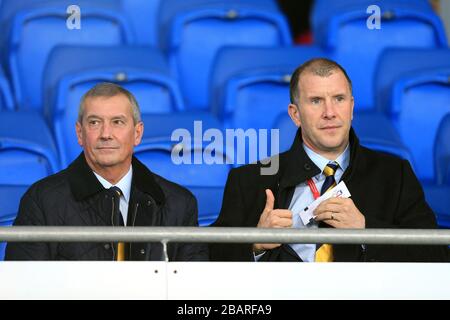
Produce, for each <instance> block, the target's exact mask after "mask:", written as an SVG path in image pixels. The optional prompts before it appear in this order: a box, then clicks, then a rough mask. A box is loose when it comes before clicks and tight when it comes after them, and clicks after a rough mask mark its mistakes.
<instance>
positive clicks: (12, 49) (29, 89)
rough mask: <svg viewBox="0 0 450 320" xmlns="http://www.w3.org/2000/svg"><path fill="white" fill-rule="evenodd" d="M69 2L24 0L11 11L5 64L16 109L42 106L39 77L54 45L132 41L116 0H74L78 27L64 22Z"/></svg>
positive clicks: (113, 43) (132, 37)
mask: <svg viewBox="0 0 450 320" xmlns="http://www.w3.org/2000/svg"><path fill="white" fill-rule="evenodd" d="M20 2H21V1H19V3H20ZM72 4H73V2H72V1H68V0H62V1H59V0H58V1H56V0H52V1H45V2H41V1H38V2H33V3H30V2H29V1H28V4H27V5H25V6H23V7H19V8H20V10H17V11H13V13H12V14H11V16H10V17H11V18H10V21H9V23H8V25H9V26H10V28H9V30H6V33H7V35H8V37H9V42H8V66H9V73H10V74H11V77H12V82H13V89H14V93H15V97H16V99H17V103H18V106H19V108H22V109H33V110H40V109H41V108H42V86H41V79H42V76H43V70H44V65H45V63H46V60H47V56H48V54H49V53H50V51H51V50H52V49H53V48H54V47H55V46H57V45H60V44H73V45H119V44H129V43H133V41H134V36H133V33H132V29H131V28H130V26H129V23H128V21H127V19H126V18H125V17H124V16H123V15H122V13H121V11H122V10H121V6H120V3H118V2H117V1H87V0H80V1H77V5H78V6H79V7H80V9H82V15H81V25H80V27H81V28H80V29H69V28H68V27H67V25H66V22H70V19H69V21H67V20H68V14H67V13H66V11H67V8H68V6H69V5H72ZM69 25H70V23H69ZM72 62H73V61H67V62H66V63H72Z"/></svg>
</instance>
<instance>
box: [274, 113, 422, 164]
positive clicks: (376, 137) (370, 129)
mask: <svg viewBox="0 0 450 320" xmlns="http://www.w3.org/2000/svg"><path fill="white" fill-rule="evenodd" d="M352 127H353V129H354V130H355V132H356V135H357V136H358V138H359V142H360V144H361V145H363V146H365V147H367V148H370V149H373V150H376V151H379V152H383V153H388V154H391V155H395V156H397V157H399V158H402V159H405V160H408V161H409V162H410V164H411V166H412V167H413V168H415V165H414V161H413V158H412V155H411V152H410V151H409V150H408V148H406V147H405V146H404V145H403V144H402V142H401V140H400V137H399V136H398V134H397V132H396V131H395V130H393V128H392V126H391V124H390V123H389V121H388V120H387V119H386V118H385V117H383V116H382V115H379V114H375V113H358V114H356V115H355V116H354V117H353V121H352ZM274 128H277V129H279V130H280V151H281V152H283V151H286V150H289V149H290V147H291V145H292V143H293V141H294V137H295V133H296V132H297V127H296V126H295V125H294V123H293V122H292V120H291V118H290V117H289V115H288V114H287V113H285V114H282V115H280V116H279V117H278V119H277V120H276V122H275V124H274Z"/></svg>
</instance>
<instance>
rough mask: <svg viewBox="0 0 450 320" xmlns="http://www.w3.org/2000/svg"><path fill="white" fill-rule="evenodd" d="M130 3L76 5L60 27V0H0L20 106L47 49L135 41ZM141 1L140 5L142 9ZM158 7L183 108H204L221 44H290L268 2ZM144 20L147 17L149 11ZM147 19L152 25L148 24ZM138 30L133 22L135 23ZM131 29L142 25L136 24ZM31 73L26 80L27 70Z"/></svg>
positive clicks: (37, 86)
mask: <svg viewBox="0 0 450 320" xmlns="http://www.w3.org/2000/svg"><path fill="white" fill-rule="evenodd" d="M128 2H129V1H119V0H110V1H105V0H96V1H86V0H81V1H79V2H77V5H78V7H79V8H80V9H81V10H82V11H81V16H80V17H81V25H80V26H81V28H80V29H74V30H71V29H69V28H67V27H66V20H67V19H68V18H67V14H66V9H67V8H68V6H69V5H71V4H72V3H71V2H70V1H66V0H62V1H61V0H37V1H33V2H32V3H30V2H29V1H23V0H18V1H14V2H12V1H11V2H9V1H8V2H4V3H3V6H4V7H6V8H2V10H4V12H5V13H4V14H3V16H4V18H3V19H2V21H3V30H5V32H4V38H5V39H4V41H3V43H4V45H5V49H6V50H5V52H6V57H5V63H6V66H7V70H8V72H9V74H10V76H11V79H12V82H13V89H14V94H15V97H16V100H17V103H18V106H19V108H23V109H38V110H39V109H41V108H42V101H43V100H42V85H41V79H42V75H44V67H45V64H46V61H47V58H48V55H49V54H50V52H51V50H52V49H53V48H54V47H56V46H58V45H63V44H73V45H105V46H108V45H131V44H140V42H138V41H136V39H135V33H134V32H133V27H132V25H133V23H132V22H131V21H141V20H142V17H141V18H139V19H137V20H135V19H134V18H135V16H136V15H139V16H142V15H143V12H139V14H137V13H135V14H133V15H132V16H131V17H129V19H127V17H128V15H127V14H124V13H123V12H122V8H126V9H129V10H130V11H131V12H134V10H138V9H139V7H136V6H135V5H133V6H130V4H129V3H128ZM147 7H148V6H144V7H143V8H147ZM155 8H157V17H158V19H155V20H156V21H157V22H156V24H157V32H158V34H159V38H160V39H159V44H158V46H159V48H160V49H162V50H163V51H164V52H165V55H166V57H167V58H168V60H169V61H170V66H171V69H172V70H173V72H174V74H175V75H176V77H177V79H178V81H179V83H180V88H181V90H182V92H183V94H184V97H185V100H186V102H187V105H188V106H189V107H191V108H195V109H203V110H204V109H207V108H208V96H207V90H206V89H207V86H208V75H209V73H210V70H211V63H212V61H213V59H214V56H215V53H216V51H217V50H218V49H219V48H221V47H223V46H225V45H247V46H249V45H255V46H256V45H258V46H266V47H267V46H280V45H289V44H291V35H290V32H289V28H288V24H287V22H286V18H285V17H284V16H283V15H282V13H281V12H280V11H279V10H278V7H277V5H276V1H275V0H264V1H262V0H259V1H255V0H229V1H226V2H223V1H217V0H188V1H179V0H168V1H160V4H159V5H158V6H156V4H154V9H155ZM150 17H151V16H150ZM150 24H151V23H150ZM137 27H139V26H137ZM137 30H141V29H140V28H138V29H137ZM30 73H31V74H33V75H34V76H33V77H30V76H29V74H30Z"/></svg>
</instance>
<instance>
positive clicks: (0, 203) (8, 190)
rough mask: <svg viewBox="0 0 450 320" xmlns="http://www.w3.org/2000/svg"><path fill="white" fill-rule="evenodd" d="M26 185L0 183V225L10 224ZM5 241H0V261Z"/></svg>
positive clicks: (2, 257) (3, 253)
mask: <svg viewBox="0 0 450 320" xmlns="http://www.w3.org/2000/svg"><path fill="white" fill-rule="evenodd" d="M27 188H28V186H12V185H2V184H0V227H7V226H11V225H12V224H13V223H14V219H15V218H16V215H17V211H18V209H19V203H20V199H21V198H22V195H23V194H24V193H25V191H26V190H27ZM5 247H6V243H5V242H0V261H2V260H3V259H4V255H5Z"/></svg>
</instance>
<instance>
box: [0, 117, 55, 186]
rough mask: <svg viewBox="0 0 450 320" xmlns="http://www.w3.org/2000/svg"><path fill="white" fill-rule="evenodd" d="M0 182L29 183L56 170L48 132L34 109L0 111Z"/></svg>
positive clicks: (11, 183)
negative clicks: (26, 110) (32, 110)
mask: <svg viewBox="0 0 450 320" xmlns="http://www.w3.org/2000/svg"><path fill="white" fill-rule="evenodd" d="M0 168H2V170H1V171H0V184H9V185H30V184H32V183H34V182H35V181H37V180H39V179H42V178H44V177H46V176H48V175H49V174H52V173H54V172H56V171H58V170H59V169H60V166H59V161H58V157H57V151H56V147H55V144H54V142H53V138H52V135H51V134H50V130H49V129H48V127H47V125H46V123H45V121H44V120H43V119H42V117H41V116H40V115H39V114H37V113H35V112H31V111H28V112H11V111H4V112H0Z"/></svg>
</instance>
